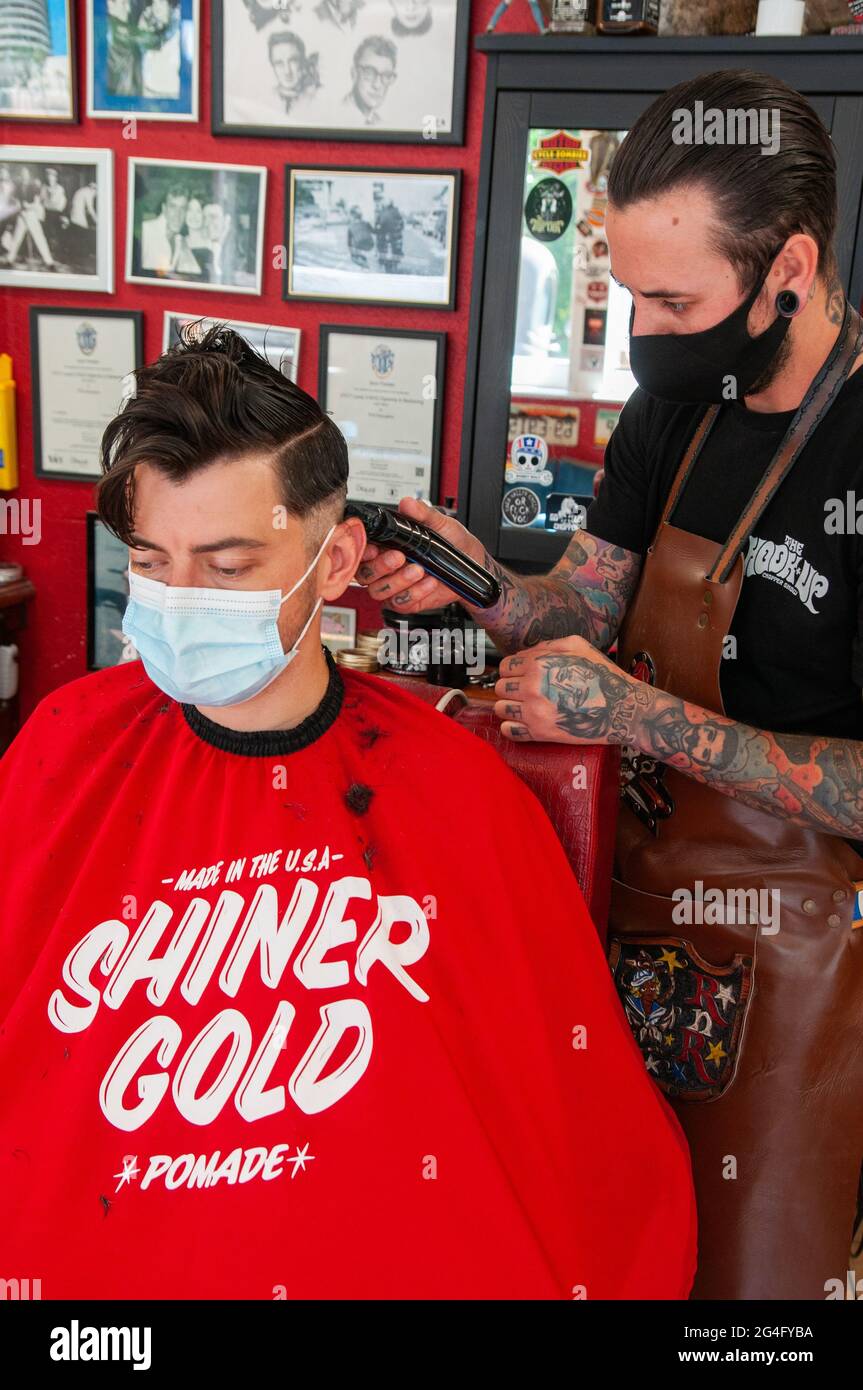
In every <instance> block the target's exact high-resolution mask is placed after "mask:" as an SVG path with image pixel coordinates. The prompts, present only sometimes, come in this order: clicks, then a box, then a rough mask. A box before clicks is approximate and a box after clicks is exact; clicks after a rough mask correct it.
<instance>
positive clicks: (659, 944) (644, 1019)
mask: <svg viewBox="0 0 863 1390" xmlns="http://www.w3.org/2000/svg"><path fill="white" fill-rule="evenodd" d="M609 944H610V949H609V964H610V965H611V969H612V973H613V975H614V983H615V986H616V988H617V992H618V994H619V995H620V999H621V1002H622V1004H623V1008H624V1012H625V1013H626V1018H627V1022H628V1023H629V1026H630V1028H631V1029H632V1032H633V1036H634V1037H635V1041H636V1042H637V1043H638V1046H639V1047H640V1048H641V1051H642V1053H643V1055H644V1064H645V1066H646V1068H647V1070H648V1072H649V1073H650V1075H651V1076H652V1077H653V1079H654V1080H655V1081H656V1082H657V1084H658V1085H659V1086H661V1088H662V1090H663V1091H665V1092H666V1094H667V1095H669V1096H675V1097H677V1098H679V1099H680V1100H713V1099H715V1097H716V1096H720V1095H722V1092H723V1091H724V1090H726V1089H727V1087H728V1086H729V1085H730V1084H731V1081H732V1079H733V1077H734V1072H735V1070H736V1068H737V1056H738V1051H739V1046H740V1038H741V1033H742V1030H743V1022H744V1019H745V1017H746V1010H747V1008H748V1006H749V1000H750V994H751V987H752V957H751V956H741V955H736V956H735V957H734V959H733V960H732V961H731V963H730V964H729V965H711V964H710V962H709V961H706V960H704V958H703V957H702V956H700V955H699V954H698V952H697V951H696V950H695V948H694V946H693V945H692V943H691V942H689V941H686V940H684V939H683V938H682V937H679V936H669V937H663V938H662V939H660V938H658V937H655V936H644V937H637V936H630V937H626V938H625V939H621V938H620V937H616V936H612V937H611V938H610V940H609Z"/></svg>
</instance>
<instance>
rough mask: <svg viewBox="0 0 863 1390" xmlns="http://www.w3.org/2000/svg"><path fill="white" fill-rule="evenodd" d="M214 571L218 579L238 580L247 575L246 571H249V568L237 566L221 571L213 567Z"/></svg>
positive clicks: (217, 567)
mask: <svg viewBox="0 0 863 1390" xmlns="http://www.w3.org/2000/svg"><path fill="white" fill-rule="evenodd" d="M215 571H216V574H218V575H219V576H220V578H222V579H240V578H242V576H243V575H244V574H247V573H248V571H249V566H248V565H238V566H237V567H235V568H234V569H221V568H220V567H219V566H218V565H217V566H215Z"/></svg>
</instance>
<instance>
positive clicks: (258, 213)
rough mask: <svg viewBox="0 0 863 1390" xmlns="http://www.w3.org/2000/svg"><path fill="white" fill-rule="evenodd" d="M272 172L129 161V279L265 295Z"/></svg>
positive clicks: (250, 167)
mask: <svg viewBox="0 0 863 1390" xmlns="http://www.w3.org/2000/svg"><path fill="white" fill-rule="evenodd" d="M266 188H267V171H266V169H264V168H262V167H259V166H257V165H250V164H199V163H192V162H185V161H181V160H174V159H130V160H129V210H128V217H127V221H126V227H127V234H126V279H127V280H129V281H131V282H132V283H134V284H139V285H150V284H154V283H158V282H160V281H161V282H163V283H164V282H168V281H170V282H172V283H179V284H184V285H197V286H198V288H199V289H202V290H222V291H224V290H231V291H232V292H234V293H236V294H260V293H261V279H262V274H263V241H264V202H265V198H266Z"/></svg>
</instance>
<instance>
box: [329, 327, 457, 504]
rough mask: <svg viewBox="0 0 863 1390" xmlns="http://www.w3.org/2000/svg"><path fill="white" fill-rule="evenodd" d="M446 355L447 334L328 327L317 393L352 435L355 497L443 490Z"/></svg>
mask: <svg viewBox="0 0 863 1390" xmlns="http://www.w3.org/2000/svg"><path fill="white" fill-rule="evenodd" d="M445 354H446V334H445V333H423V332H420V331H415V330H414V329H407V328H360V327H357V326H356V325H345V324H322V325H321V346H320V365H319V375H318V399H319V401H320V403H321V408H322V409H323V410H326V411H327V413H328V414H329V415H331V416H332V418H333V420H334V421H335V422H336V424H337V425H338V427H339V429H340V430H341V432H342V434H343V435H344V437H345V440H346V441H347V446H348V458H349V473H348V497H349V498H350V499H351V501H355V502H381V503H384V504H385V505H388V506H391V505H393V504H395V503H397V502H398V500H399V498H400V497H419V498H422V500H423V501H424V502H432V501H433V499H434V498H435V497H436V496H437V490H438V475H439V471H440V444H441V423H442V419H443V381H444V369H445Z"/></svg>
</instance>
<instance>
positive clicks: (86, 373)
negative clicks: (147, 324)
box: [30, 305, 144, 482]
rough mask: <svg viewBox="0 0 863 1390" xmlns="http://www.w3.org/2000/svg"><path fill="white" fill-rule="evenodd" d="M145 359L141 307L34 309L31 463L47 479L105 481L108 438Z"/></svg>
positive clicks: (31, 338)
mask: <svg viewBox="0 0 863 1390" xmlns="http://www.w3.org/2000/svg"><path fill="white" fill-rule="evenodd" d="M143 360H144V315H143V314H142V313H141V312H140V310H137V309H86V310H81V309H54V308H50V309H49V308H43V307H42V306H41V305H40V306H35V305H34V306H32V307H31V309H30V370H31V372H32V379H33V381H32V384H33V390H32V400H33V462H34V467H35V472H36V475H37V476H38V477H41V478H66V479H75V480H79V481H91V482H92V481H93V480H94V479H96V478H98V477H100V475H101V469H100V466H99V450H100V446H101V442H102V435H103V434H104V432H105V429H106V427H107V425H108V423H109V421H110V420H112V419H113V418H114V416H115V415H116V414H117V411H118V410H119V408H120V406H121V404H122V402H123V400H124V399H125V398H126V397H127V396H128V395H129V394H130V392H131V391H132V390H133V389H134V377H133V376H132V373H133V372H134V370H135V368H136V367H140V366H141V364H142V362H143Z"/></svg>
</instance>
